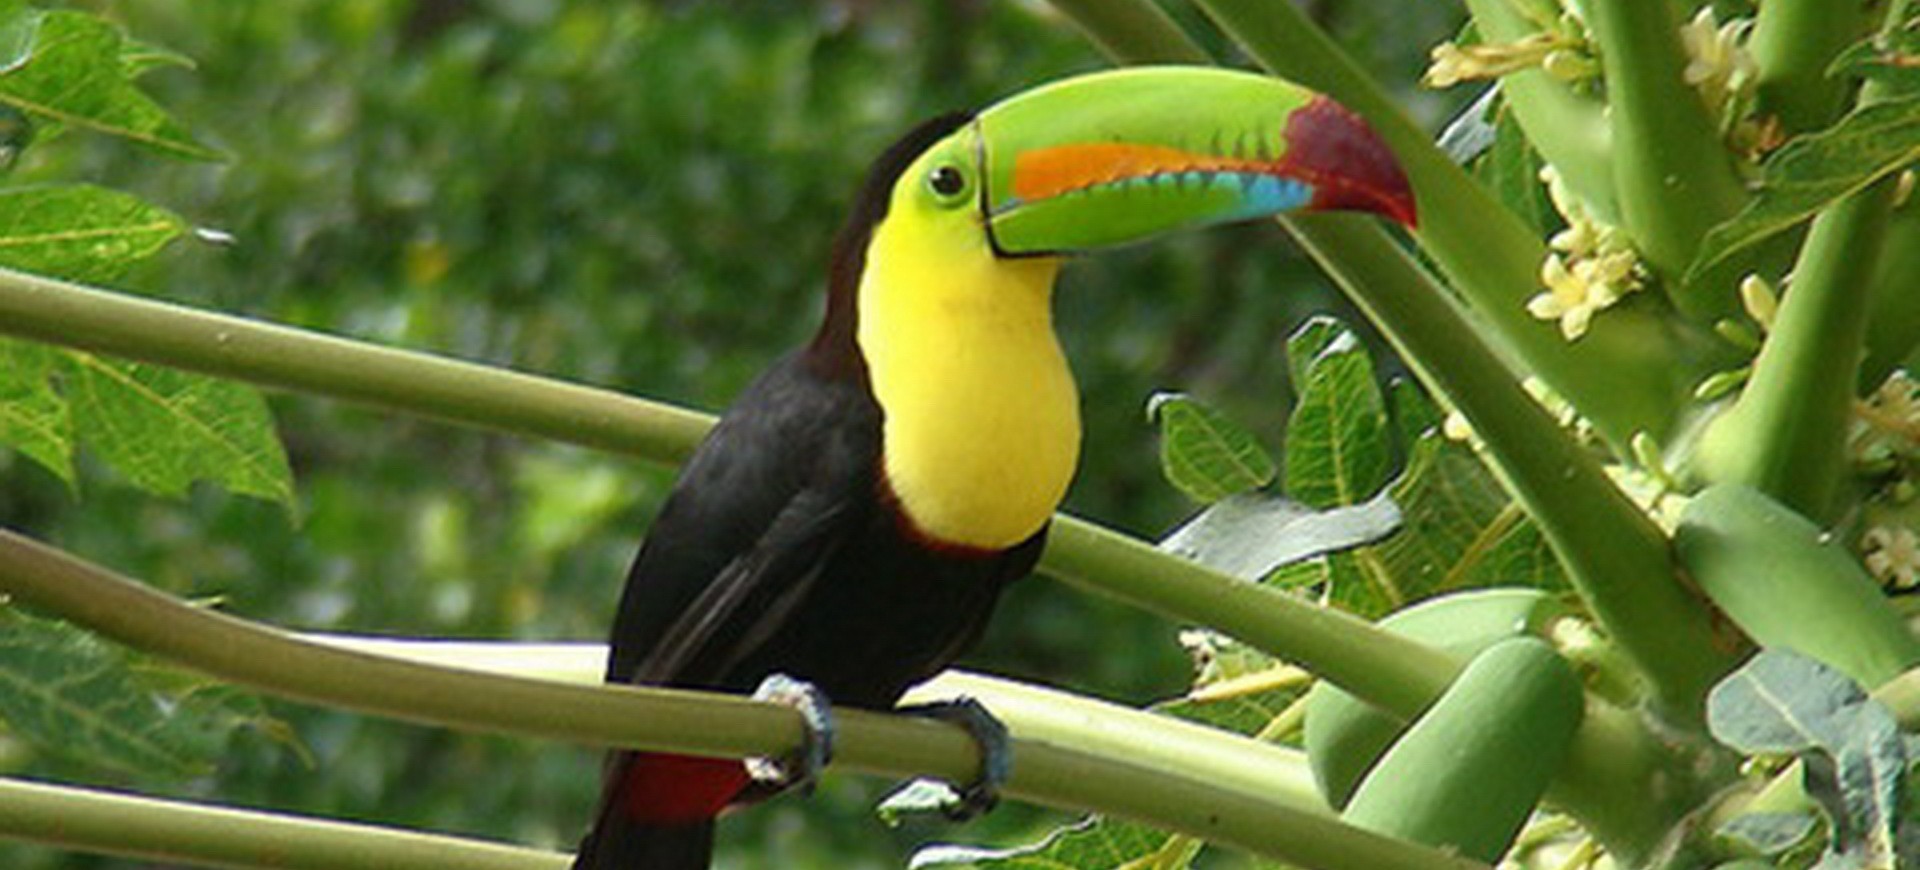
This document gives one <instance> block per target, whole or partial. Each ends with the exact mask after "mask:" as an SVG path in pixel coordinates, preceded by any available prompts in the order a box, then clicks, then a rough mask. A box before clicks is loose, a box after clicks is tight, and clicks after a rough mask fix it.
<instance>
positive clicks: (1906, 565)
mask: <svg viewBox="0 0 1920 870" xmlns="http://www.w3.org/2000/svg"><path fill="white" fill-rule="evenodd" d="M1860 542H1861V544H1862V545H1864V546H1865V548H1866V553H1867V556H1866V563H1867V570H1868V571H1871V572H1873V576H1874V577H1875V578H1877V579H1879V581H1880V582H1881V583H1882V584H1883V585H1885V586H1886V587H1887V588H1889V589H1893V590H1897V591H1905V590H1908V589H1913V588H1914V587H1915V586H1920V537H1916V536H1915V535H1914V533H1913V530H1912V529H1902V528H1892V527H1889V526H1874V527H1873V528H1870V529H1868V530H1867V533H1866V534H1865V535H1863V536H1861V538H1860Z"/></svg>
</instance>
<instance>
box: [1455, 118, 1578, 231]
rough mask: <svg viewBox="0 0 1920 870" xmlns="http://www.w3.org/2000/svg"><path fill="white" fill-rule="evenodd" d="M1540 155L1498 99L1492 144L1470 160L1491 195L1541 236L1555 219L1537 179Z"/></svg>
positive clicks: (1543, 188)
mask: <svg viewBox="0 0 1920 870" xmlns="http://www.w3.org/2000/svg"><path fill="white" fill-rule="evenodd" d="M1542 165H1544V164H1543V163H1542V161H1541V159H1540V155H1539V154H1538V153H1537V152H1535V151H1534V150H1533V145H1532V144H1531V143H1529V142H1528V141H1527V135H1526V133H1524V132H1522V131H1521V129H1520V123H1519V122H1518V121H1515V120H1514V118H1513V110H1512V109H1510V108H1508V107H1507V102H1506V100H1505V99H1502V100H1501V101H1500V103H1499V105H1498V106H1497V107H1496V108H1495V110H1494V117H1493V145H1492V146H1491V147H1489V148H1488V149H1487V152H1486V154H1484V155H1482V156H1481V157H1480V159H1479V161H1478V162H1476V163H1475V164H1474V171H1473V174H1474V177H1476V178H1478V179H1480V183H1482V184H1485V185H1486V186H1487V190H1489V191H1491V192H1492V193H1493V196H1494V198H1495V199H1498V200H1499V201H1500V204H1501V205H1504V206H1506V207H1507V210H1508V211H1511V212H1513V213H1514V215H1516V216H1518V217H1519V218H1520V221H1521V222H1522V223H1524V224H1526V225H1527V227H1528V228H1529V229H1531V230H1533V232H1534V233H1535V234H1536V235H1540V236H1545V235H1546V234H1547V231H1548V230H1549V228H1550V227H1551V225H1552V224H1553V223H1557V222H1558V220H1559V219H1558V217H1557V216H1554V214H1553V208H1552V206H1551V205H1550V204H1549V203H1548V202H1547V200H1546V186H1545V185H1543V184H1541V182H1540V167H1541V166H1542Z"/></svg>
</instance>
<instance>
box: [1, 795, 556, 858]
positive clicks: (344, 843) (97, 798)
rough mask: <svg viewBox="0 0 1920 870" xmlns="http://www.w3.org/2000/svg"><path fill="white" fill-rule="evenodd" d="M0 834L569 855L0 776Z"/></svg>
mask: <svg viewBox="0 0 1920 870" xmlns="http://www.w3.org/2000/svg"><path fill="white" fill-rule="evenodd" d="M0 838H6V839H15V840H25V841H27V842H31V843H39V844H41V845H45V846H52V847H54V848H58V849H70V850H74V851H81V852H95V853H101V854H108V855H118V856H121V857H123V858H133V859H138V860H142V861H158V862H162V863H165V864H167V865H169V866H171V865H177V864H192V865H195V866H200V867H236V868H238V867H274V868H279V870H449V868H454V870H565V868H566V866H567V864H568V863H569V862H568V858H567V856H566V855H562V854H558V853H555V852H547V851H544V850H540V849H529V848H526V847H524V846H511V845H506V844H503V843H489V842H486V841H484V840H474V839H468V838H464V837H448V836H441V835H437V834H423V833H418V832H414V831H407V830H402V829H399V828H388V827H381V826H378V825H366V824H355V823H351V822H338V821H333V820H331V819H316V818H310V817H305V816H294V815H287V814H283V813H267V812H257V811H251V810H239V809H233V808H230V807H220V806H211V805H208V804H201V803H193V802H189V801H177V800H162V799H159V798H150V797H142V796H139V795H130V794H120V793H116V792H109V791H102V790H100V789H91V788H79V787H75V786H58V785H48V784H45V783H37V782H27V781H24V780H18V779H5V778H0Z"/></svg>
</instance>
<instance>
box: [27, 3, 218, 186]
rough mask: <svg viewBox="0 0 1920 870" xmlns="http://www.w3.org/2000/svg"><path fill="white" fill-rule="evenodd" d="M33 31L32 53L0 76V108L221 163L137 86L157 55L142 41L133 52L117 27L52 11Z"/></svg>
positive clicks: (77, 14) (78, 14) (81, 15)
mask: <svg viewBox="0 0 1920 870" xmlns="http://www.w3.org/2000/svg"><path fill="white" fill-rule="evenodd" d="M16 20H17V19H16ZM32 30H33V40H32V46H31V48H30V50H29V54H28V56H27V57H26V58H25V59H24V60H23V61H20V62H19V63H17V64H15V65H13V66H11V67H10V68H7V69H5V70H4V71H3V72H0V103H5V104H7V105H10V106H13V107H15V108H18V109H20V110H21V111H23V112H26V113H28V114H31V115H36V116H39V117H43V118H47V119H49V120H52V121H55V122H57V123H59V124H61V125H64V126H68V127H76V128H82V129H87V130H93V131H95V132H98V133H104V134H106V135H109V136H115V137H119V138H122V139H127V140H129V141H132V142H137V143H139V144H141V145H145V146H147V147H150V148H153V149H155V150H158V151H160V152H161V153H164V154H168V155H171V156H174V157H182V158H187V159H192V160H219V159H222V157H223V155H221V153H220V152H219V151H216V150H214V149H213V148H210V147H208V146H206V145H204V144H202V143H201V142H199V141H198V140H196V139H194V137H193V134H191V133H189V132H188V131H187V129H186V128H185V127H184V126H182V125H181V124H180V123H179V122H178V121H176V120H174V119H173V117H172V116H170V115H168V114H167V112H166V110H165V109H162V108H161V107H160V105H159V104H158V103H155V102H154V101H153V100H152V99H150V98H148V97H147V95H146V94H144V93H142V92H141V91H140V90H139V88H137V87H135V86H134V84H133V80H132V75H133V74H135V73H138V72H139V71H141V70H143V69H145V68H146V67H147V66H148V64H147V63H146V62H145V61H143V60H141V59H140V58H143V57H146V56H148V55H150V54H152V52H151V51H150V50H148V49H146V48H145V47H144V46H139V45H137V44H135V46H134V48H133V49H132V50H131V51H130V50H129V48H128V42H127V39H126V37H125V35H124V34H122V33H121V32H120V29H119V28H118V27H115V26H114V25H113V24H111V23H109V22H107V21H106V20H104V19H102V18H99V17H98V16H95V15H90V14H87V13H84V12H70V11H53V12H45V13H42V14H41V15H40V16H39V21H38V23H37V26H36V27H33V28H32ZM5 36H6V35H5V34H0V40H3V39H4V38H5ZM4 47H5V45H4V42H0V48H4ZM129 58H131V60H129Z"/></svg>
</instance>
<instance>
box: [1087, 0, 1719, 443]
mask: <svg viewBox="0 0 1920 870" xmlns="http://www.w3.org/2000/svg"><path fill="white" fill-rule="evenodd" d="M1144 2H1145V0H1111V3H1110V4H1109V5H1114V6H1120V5H1137V4H1141V3H1144ZM1198 5H1199V6H1200V7H1201V8H1202V9H1203V10H1204V11H1206V12H1207V14H1209V15H1210V16H1212V17H1213V18H1214V20H1215V21H1216V22H1218V23H1219V25H1220V26H1221V28H1222V29H1223V30H1225V31H1227V32H1228V34H1229V35H1231V36H1232V37H1233V38H1234V39H1235V40H1236V41H1238V42H1239V43H1240V44H1241V45H1243V46H1244V47H1245V48H1246V49H1247V51H1248V52H1249V53H1250V54H1251V55H1253V56H1254V57H1255V58H1257V59H1259V60H1260V62H1261V63H1262V64H1263V65H1265V66H1266V67H1267V68H1268V69H1269V70H1271V71H1273V72H1274V73H1276V74H1279V75H1282V76H1286V77H1288V78H1292V79H1296V80H1298V81H1300V82H1301V83H1303V84H1306V85H1308V86H1309V87H1313V88H1317V89H1319V90H1322V91H1325V92H1327V93H1328V94H1330V95H1332V96H1333V97H1334V98H1336V99H1338V100H1340V101H1341V102H1342V103H1344V104H1346V105H1348V106H1350V107H1352V108H1353V109H1354V110H1355V111H1357V112H1359V113H1360V114H1362V115H1364V116H1366V118H1367V120H1368V122H1369V123H1370V124H1372V125H1373V126H1374V128H1375V129H1376V130H1377V131H1378V132H1379V133H1380V135H1381V137H1382V138H1384V139H1385V140H1386V141H1387V143H1388V144H1389V145H1390V146H1391V147H1392V148H1393V150H1394V153H1395V154H1396V155H1397V156H1398V157H1399V158H1400V161H1401V163H1402V165H1403V166H1404V167H1405V169H1406V171H1407V175H1408V177H1409V178H1410V179H1411V180H1412V182H1413V186H1414V189H1415V191H1416V194H1417V196H1418V198H1419V210H1420V229H1419V232H1418V238H1419V241H1420V243H1421V245H1422V246H1423V247H1424V248H1425V249H1426V250H1427V251H1428V252H1429V253H1430V254H1432V255H1433V258H1434V260H1435V261H1436V262H1438V263H1439V264H1440V267H1441V269H1442V270H1443V271H1444V272H1445V273H1446V275H1447V277H1448V278H1449V279H1451V280H1452V282H1453V285H1454V286H1455V287H1457V288H1459V292H1460V295H1461V296H1463V297H1465V298H1466V299H1467V301H1468V302H1469V303H1470V304H1471V305H1472V306H1473V310H1474V313H1475V315H1477V316H1476V318H1475V319H1474V320H1473V321H1472V322H1473V323H1474V325H1475V327H1476V328H1478V327H1480V326H1481V325H1485V326H1486V327H1490V331H1488V332H1485V333H1483V334H1486V335H1488V336H1489V340H1491V341H1494V342H1496V343H1497V344H1498V346H1499V347H1500V349H1501V351H1502V352H1503V353H1505V354H1506V355H1507V356H1508V357H1509V358H1512V359H1518V360H1523V361H1525V363H1526V364H1527V366H1528V368H1529V370H1530V371H1534V372H1536V373H1538V375H1539V376H1540V378H1541V379H1542V380H1544V381H1546V382H1547V384H1548V385H1550V386H1552V387H1553V388H1554V390H1555V391H1557V392H1558V393H1559V394H1560V395H1562V396H1565V397H1566V398H1567V399H1568V400H1569V401H1571V402H1573V403H1574V405H1575V406H1576V407H1579V408H1580V410H1581V413H1582V414H1584V415H1586V416H1587V417H1588V419H1590V420H1592V421H1593V423H1594V426H1595V427H1596V428H1597V429H1598V430H1599V431H1600V432H1601V434H1603V435H1604V436H1605V437H1606V438H1608V439H1609V440H1610V441H1612V442H1613V443H1615V444H1616V445H1620V446H1621V447H1622V448H1624V445H1625V444H1626V443H1627V439H1629V438H1631V437H1632V435H1633V433H1634V432H1637V431H1646V432H1649V433H1653V434H1655V435H1662V434H1664V433H1666V432H1667V431H1668V428H1669V427H1670V426H1671V425H1672V424H1673V422H1674V420H1675V417H1674V414H1675V410H1676V409H1677V408H1679V407H1680V406H1681V404H1682V401H1683V398H1684V397H1685V396H1686V394H1687V391H1688V390H1690V389H1691V388H1692V383H1691V381H1690V380H1689V376H1688V375H1687V374H1686V367H1685V366H1684V365H1682V363H1681V361H1680V360H1679V359H1678V357H1677V355H1676V350H1675V348H1676V346H1677V345H1676V343H1675V342H1674V341H1673V339H1672V336H1670V335H1668V334H1667V332H1666V330H1667V327H1665V326H1664V325H1662V324H1661V323H1660V322H1659V319H1658V318H1657V317H1654V316H1651V313H1650V312H1647V311H1642V310H1635V309H1634V308H1630V307H1624V306H1623V307H1622V308H1621V309H1619V310H1614V311H1609V312H1608V313H1607V315H1606V316H1604V317H1600V318H1596V320H1595V322H1594V324H1593V328H1592V329H1591V330H1590V331H1589V332H1588V334H1587V335H1586V337H1584V338H1582V339H1581V340H1580V342H1579V343H1578V344H1569V343H1568V342H1567V341H1566V340H1565V339H1564V338H1562V337H1561V335H1560V332H1559V330H1558V329H1557V328H1556V327H1555V326H1554V325H1553V324H1551V323H1547V322H1545V321H1542V320H1539V319H1537V318H1535V317H1533V316H1532V315H1531V314H1529V313H1528V312H1527V310H1526V303H1527V300H1528V299H1530V298H1532V297H1533V296H1534V295H1535V294H1536V293H1538V292H1540V290H1541V286H1540V281H1539V270H1540V265H1541V263H1542V261H1544V259H1545V258H1546V246H1545V244H1544V243H1542V242H1541V240H1540V239H1537V238H1534V237H1533V236H1532V235H1531V233H1530V232H1529V230H1528V229H1527V228H1526V227H1525V226H1524V225H1523V224H1522V223H1521V222H1520V221H1519V219H1518V218H1516V217H1514V216H1513V215H1512V214H1511V213H1509V212H1508V211H1506V209H1504V208H1502V207H1501V206H1500V205H1499V203H1498V202H1496V201H1495V200H1494V199H1493V198H1492V197H1491V196H1489V195H1488V194H1487V192H1486V191H1485V190H1483V189H1481V187H1480V186H1479V185H1478V184H1477V183H1476V182H1474V181H1473V179H1472V178H1470V177H1468V176H1467V174H1466V173H1465V172H1464V171H1463V170H1462V169H1461V168H1460V167H1459V166H1458V165H1456V164H1455V163H1453V161H1452V160H1450V159H1449V158H1448V157H1447V156H1446V154H1444V153H1442V152H1441V151H1440V150H1439V149H1438V148H1436V147H1435V146H1434V145H1433V143H1432V142H1431V141H1429V139H1428V137H1427V135H1426V133H1425V132H1424V131H1422V130H1421V129H1420V128H1419V127H1417V126H1415V125H1414V123H1413V122H1412V120H1410V119H1409V118H1408V117H1407V116H1406V114H1405V113H1403V112H1402V111H1400V109H1399V107H1398V106H1397V105H1396V104H1395V103H1394V102H1393V100H1392V98H1391V97H1389V96H1388V95H1387V94H1386V92H1385V91H1383V90H1382V89H1381V88H1380V86H1379V85H1378V84H1377V83H1376V82H1374V81H1373V79H1372V78H1371V77H1369V76H1368V75H1367V74H1366V73H1365V72H1364V71H1363V70H1361V69H1360V67H1359V66H1357V65H1356V64H1355V63H1354V62H1353V60H1352V59H1351V58H1349V57H1348V56H1347V55H1346V54H1344V53H1343V52H1341V51H1340V49H1339V48H1338V47H1337V46H1335V45H1334V44H1333V42H1332V41H1331V40H1330V39H1328V38H1327V35H1326V34H1325V33H1324V32H1323V31H1321V30H1320V28H1319V27H1318V26H1316V25H1314V24H1313V22H1312V21H1310V20H1308V19H1307V18H1306V16H1305V15H1304V14H1302V13H1301V12H1300V10H1299V9H1297V8H1296V7H1295V6H1294V4H1292V3H1290V2H1285V0H1200V2H1199V4H1198ZM1065 11H1067V12H1068V13H1069V14H1073V12H1074V10H1072V9H1066V10H1065ZM1080 24H1081V26H1082V27H1085V28H1087V29H1089V30H1092V29H1094V28H1096V27H1097V26H1098V25H1099V22H1098V21H1092V20H1082V21H1081V22H1080ZM1182 41H1186V42H1188V45H1189V46H1190V47H1191V42H1190V41H1187V40H1186V37H1185V35H1183V34H1181V33H1179V32H1178V31H1168V32H1165V33H1162V34H1161V35H1160V37H1159V39H1158V40H1157V41H1156V44H1158V43H1168V44H1171V43H1174V42H1182ZM1163 50H1164V49H1163ZM1190 50H1191V51H1192V52H1199V49H1198V48H1197V47H1191V48H1190ZM1114 58H1115V60H1117V61H1119V62H1121V63H1138V62H1141V61H1142V60H1143V59H1144V58H1142V57H1136V56H1132V55H1127V54H1116V55H1114ZM1375 232H1377V233H1381V234H1382V235H1383V237H1384V232H1385V231H1384V230H1375ZM1330 253H1331V254H1332V255H1334V256H1343V255H1344V254H1343V253H1342V252H1340V251H1337V250H1330ZM1322 265H1329V264H1328V263H1327V262H1326V261H1322Z"/></svg>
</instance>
